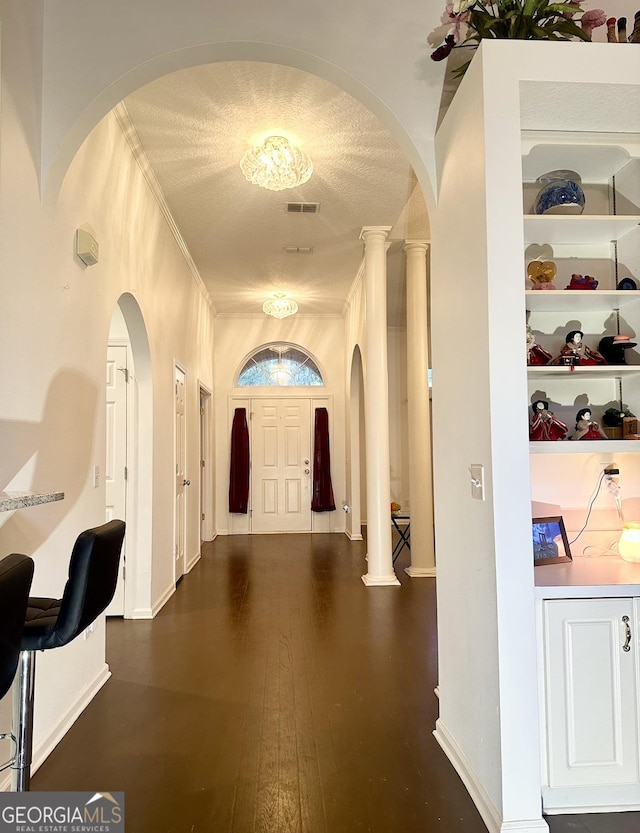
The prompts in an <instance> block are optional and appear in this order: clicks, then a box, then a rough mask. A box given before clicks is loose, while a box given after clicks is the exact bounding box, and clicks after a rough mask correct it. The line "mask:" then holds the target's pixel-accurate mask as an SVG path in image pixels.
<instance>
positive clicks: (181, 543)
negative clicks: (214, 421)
mask: <svg viewBox="0 0 640 833" xmlns="http://www.w3.org/2000/svg"><path fill="white" fill-rule="evenodd" d="M185 382H186V376H185V372H184V370H182V369H181V368H179V367H178V366H177V365H176V368H175V463H176V500H175V522H174V531H175V542H174V544H175V546H174V555H175V573H174V575H175V579H176V581H177V580H178V579H179V578H180V576H182V575H183V574H184V553H185V536H186V523H185V514H186V506H185V486H188V485H189V482H188V480H187V479H186V472H185V465H186V456H187V454H186V452H187V436H186V422H185V405H184V397H185Z"/></svg>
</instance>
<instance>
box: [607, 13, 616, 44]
mask: <svg viewBox="0 0 640 833" xmlns="http://www.w3.org/2000/svg"><path fill="white" fill-rule="evenodd" d="M607 42H608V43H618V38H617V37H616V19H615V17H609V18H607Z"/></svg>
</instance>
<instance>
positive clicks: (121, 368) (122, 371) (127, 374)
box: [118, 367, 129, 384]
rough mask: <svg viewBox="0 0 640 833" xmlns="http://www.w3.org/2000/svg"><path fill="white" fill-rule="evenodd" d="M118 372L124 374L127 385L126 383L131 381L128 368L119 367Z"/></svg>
mask: <svg viewBox="0 0 640 833" xmlns="http://www.w3.org/2000/svg"><path fill="white" fill-rule="evenodd" d="M118 370H119V371H120V372H121V373H124V381H125V384H126V383H127V382H128V381H129V370H128V368H126V367H119V368H118Z"/></svg>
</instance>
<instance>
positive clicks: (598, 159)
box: [522, 131, 631, 184]
mask: <svg viewBox="0 0 640 833" xmlns="http://www.w3.org/2000/svg"><path fill="white" fill-rule="evenodd" d="M522 139H523V141H522V149H523V152H524V154H525V155H524V156H523V157H522V175H523V179H524V180H525V181H528V182H535V180H536V179H537V178H538V177H539V176H542V174H545V173H547V172H548V171H554V170H566V169H568V170H571V171H577V172H578V173H579V174H580V178H581V179H582V181H583V182H584V183H590V182H597V183H604V184H606V183H608V182H609V180H610V179H611V177H612V176H614V175H615V174H616V173H617V172H618V171H619V170H620V169H621V168H623V167H624V165H625V164H626V163H627V162H629V160H630V159H631V156H630V154H629V150H628V149H627V148H625V147H622V146H621V145H622V144H623V141H621V139H622V137H621V136H620V135H619V134H611V135H609V136H604V137H603V136H602V135H598V134H593V135H588V134H587V135H586V136H585V135H582V136H581V134H570V133H566V134H564V135H558V134H552V135H551V137H550V138H549V134H548V133H546V134H545V133H543V132H537V131H529V132H527V133H523V137H522Z"/></svg>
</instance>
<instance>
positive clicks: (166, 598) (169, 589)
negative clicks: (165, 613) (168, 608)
mask: <svg viewBox="0 0 640 833" xmlns="http://www.w3.org/2000/svg"><path fill="white" fill-rule="evenodd" d="M175 592H176V586H175V584H170V585H169V586H168V587H167V589H166V590H165V591H164V593H163V594H162V596H160V598H159V599H158V601H157V602H156V603H155V604H154V606H153V607H152V608H151V618H152V619H153V618H154V617H155V616H156V615H157V614H158V613H159V612H160V611H161V610H162V608H163V607H164V606H165V605H166V603H167V602H168V601H169V599H170V598H171V597H172V596H173V594H174V593H175Z"/></svg>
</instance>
